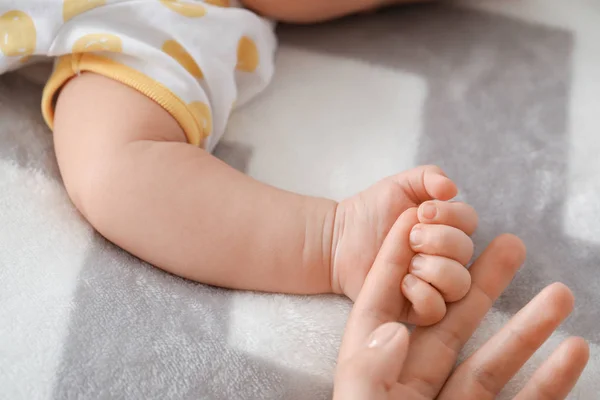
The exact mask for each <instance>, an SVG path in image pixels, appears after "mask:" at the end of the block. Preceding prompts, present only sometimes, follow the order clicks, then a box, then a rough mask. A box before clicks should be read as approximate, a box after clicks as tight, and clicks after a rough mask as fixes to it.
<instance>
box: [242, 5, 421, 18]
mask: <svg viewBox="0 0 600 400" xmlns="http://www.w3.org/2000/svg"><path fill="white" fill-rule="evenodd" d="M428 1H431V0H328V1H322V0H303V1H296V0H243V3H244V5H245V6H246V7H248V8H250V9H252V10H254V11H255V12H256V13H258V14H261V15H264V16H265V17H268V18H272V19H275V20H277V21H283V22H288V23H296V24H310V23H315V22H323V21H327V20H330V19H334V18H340V17H343V16H346V15H349V14H355V13H360V12H365V11H369V10H376V9H378V8H382V7H386V6H390V5H395V4H413V3H425V2H428Z"/></svg>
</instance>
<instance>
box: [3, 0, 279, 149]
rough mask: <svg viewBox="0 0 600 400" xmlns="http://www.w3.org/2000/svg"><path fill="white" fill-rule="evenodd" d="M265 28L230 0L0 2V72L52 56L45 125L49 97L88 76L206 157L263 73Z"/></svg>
mask: <svg viewBox="0 0 600 400" xmlns="http://www.w3.org/2000/svg"><path fill="white" fill-rule="evenodd" d="M275 48H276V39H275V35H274V32H273V24H272V23H271V22H270V21H268V20H266V19H264V18H261V17H259V16H257V15H256V14H254V13H252V12H250V11H248V10H246V9H244V8H241V7H240V5H239V4H237V3H235V2H234V1H233V0H204V1H200V0H2V1H1V2H0V74H1V73H4V72H7V71H10V70H14V69H17V68H19V67H20V66H23V65H24V64H25V63H31V62H35V61H37V60H38V59H41V58H46V57H53V58H54V59H55V65H54V72H53V74H52V76H51V77H50V79H49V80H48V82H47V84H46V86H45V89H44V94H43V98H42V113H43V115H44V119H45V120H46V123H47V124H48V125H49V126H50V128H52V122H53V115H54V105H55V101H56V97H57V94H58V93H59V92H60V89H61V88H62V87H63V86H64V85H65V83H66V82H67V81H68V80H69V79H71V78H73V77H74V76H76V75H77V74H79V73H81V72H84V71H89V72H94V73H97V74H101V75H103V76H106V77H108V78H112V79H114V80H117V81H119V82H121V83H123V84H125V85H127V86H130V87H132V88H134V89H136V90H138V91H139V92H141V93H142V94H144V95H146V96H148V97H149V98H151V99H152V100H154V101H156V102H157V103H158V104H160V105H161V106H162V107H163V108H164V109H165V110H166V111H168V112H169V113H170V114H171V115H172V116H173V117H174V118H175V119H176V120H177V121H178V123H179V124H180V125H181V127H182V128H183V130H184V132H185V134H186V136H187V138H188V141H189V142H190V143H191V144H194V145H198V146H202V147H203V148H205V149H207V150H208V151H212V149H213V148H214V147H215V145H216V144H217V142H218V140H219V139H220V137H221V136H222V134H223V133H224V131H225V127H226V123H227V120H228V118H229V115H230V113H231V111H232V109H233V108H234V106H239V105H241V104H243V103H245V102H246V101H248V100H249V99H251V98H252V97H253V96H255V95H256V94H258V93H259V92H261V91H262V90H263V89H264V88H265V86H266V85H267V84H268V83H269V81H270V79H271V76H272V74H273V58H274V52H275Z"/></svg>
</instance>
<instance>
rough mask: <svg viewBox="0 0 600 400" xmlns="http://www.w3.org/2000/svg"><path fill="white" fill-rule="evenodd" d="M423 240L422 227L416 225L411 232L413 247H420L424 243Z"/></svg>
mask: <svg viewBox="0 0 600 400" xmlns="http://www.w3.org/2000/svg"><path fill="white" fill-rule="evenodd" d="M422 240H423V232H421V228H418V227H415V228H413V229H412V231H411V232H410V244H411V245H412V246H413V247H419V246H420V245H421V244H422Z"/></svg>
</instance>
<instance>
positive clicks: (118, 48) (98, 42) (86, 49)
mask: <svg viewBox="0 0 600 400" xmlns="http://www.w3.org/2000/svg"><path fill="white" fill-rule="evenodd" d="M100 51H106V52H111V53H122V52H123V42H122V41H121V38H119V37H118V36H116V35H112V34H108V33H94V34H90V35H85V36H84V37H82V38H81V39H79V40H77V41H76V42H75V44H74V45H73V53H92V52H100Z"/></svg>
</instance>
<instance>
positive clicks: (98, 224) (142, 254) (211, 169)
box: [54, 74, 337, 294]
mask: <svg viewBox="0 0 600 400" xmlns="http://www.w3.org/2000/svg"><path fill="white" fill-rule="evenodd" d="M92 98H93V101H92ZM105 116H110V118H106V117H105ZM54 140H55V145H56V154H57V158H58V161H59V166H60V169H61V173H62V177H63V180H64V183H65V186H66V188H67V191H68V192H69V195H70V197H71V199H72V200H73V202H74V203H75V205H76V206H77V208H78V209H79V210H80V211H81V213H82V214H83V215H84V216H85V217H86V219H87V220H88V221H89V222H90V223H91V224H92V225H93V226H94V227H95V228H96V229H97V230H98V231H99V232H100V233H101V234H102V235H103V236H105V237H106V238H107V239H109V240H110V241H112V242H114V243H115V244H117V245H118V246H120V247H122V248H124V249H125V250H127V251H129V252H130V253H132V254H134V255H135V256H137V257H139V258H141V259H143V260H145V261H147V262H149V263H151V264H153V265H155V266H157V267H160V268H162V269H164V270H166V271H169V272H171V273H173V274H176V275H179V276H183V277H185V278H189V279H193V280H195V281H199V282H203V283H208V284H212V285H217V286H223V287H228V288H235V289H250V290H259V291H270V292H287V293H306V294H309V293H327V292H330V291H331V284H330V281H331V279H330V264H331V262H330V258H331V257H330V255H331V243H332V239H331V235H332V232H333V220H334V218H335V211H336V207H337V204H336V203H335V202H333V201H331V200H325V199H318V198H313V197H306V196H301V195H297V194H293V193H289V192H286V191H283V190H279V189H276V188H273V187H271V186H268V185H265V184H263V183H260V182H258V181H256V180H254V179H252V178H250V177H248V176H245V175H244V174H242V173H240V172H238V171H236V170H234V169H233V168H231V167H230V166H228V165H226V164H225V163H223V162H221V161H219V160H218V159H217V158H215V157H214V156H212V155H210V154H209V153H207V152H206V151H204V150H201V149H199V148H198V147H195V146H192V145H189V144H187V143H186V139H185V135H184V134H183V131H182V130H181V127H180V126H179V125H178V124H177V122H176V121H175V120H174V119H173V118H172V117H171V116H170V115H169V114H168V113H167V112H166V111H164V110H163V109H162V107H161V106H159V105H158V104H156V103H154V102H153V101H150V100H148V99H147V98H146V97H145V96H142V95H140V94H139V93H137V92H136V91H134V90H132V89H130V88H128V87H127V86H124V85H121V84H119V83H117V82H115V81H112V80H110V79H107V78H104V77H102V76H99V75H95V74H82V75H81V76H80V77H78V78H76V79H73V80H72V81H70V82H69V83H68V84H67V85H66V87H65V88H64V89H63V90H62V92H61V95H60V97H59V99H58V104H57V108H56V117H55V132H54Z"/></svg>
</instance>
